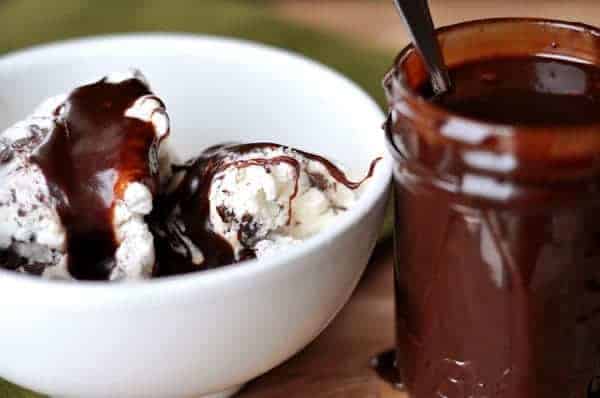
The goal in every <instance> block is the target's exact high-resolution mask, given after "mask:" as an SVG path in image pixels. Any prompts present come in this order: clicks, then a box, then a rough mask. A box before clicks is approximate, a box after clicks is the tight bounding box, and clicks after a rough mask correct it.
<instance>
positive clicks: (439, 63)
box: [394, 0, 452, 95]
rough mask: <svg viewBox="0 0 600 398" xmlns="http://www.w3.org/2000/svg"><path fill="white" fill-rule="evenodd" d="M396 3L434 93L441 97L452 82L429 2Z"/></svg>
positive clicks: (407, 0)
mask: <svg viewBox="0 0 600 398" xmlns="http://www.w3.org/2000/svg"><path fill="white" fill-rule="evenodd" d="M394 3H395V4H396V8H397V9H398V12H399V13H400V16H401V17H402V19H403V20H404V23H405V24H406V26H407V28H408V31H409V33H410V36H411V38H412V41H413V43H414V46H415V48H416V49H417V50H418V51H419V53H420V54H421V56H422V57H423V60H424V61H425V66H426V67H427V70H428V71H429V74H430V76H431V83H432V86H433V91H434V93H435V94H437V95H439V94H443V93H445V92H446V91H448V90H450V88H451V87H452V82H451V81H450V75H449V74H448V68H447V67H446V65H445V64H444V58H443V57H442V51H441V49H440V44H439V43H438V40H437V36H436V34H435V28H434V26H433V20H432V19H431V13H430V12H429V5H428V4H427V0H394Z"/></svg>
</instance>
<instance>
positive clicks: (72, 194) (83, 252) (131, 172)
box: [32, 78, 158, 280]
mask: <svg viewBox="0 0 600 398" xmlns="http://www.w3.org/2000/svg"><path fill="white" fill-rule="evenodd" d="M150 95H151V92H150V90H149V88H148V86H147V85H146V84H145V83H143V82H142V81H141V80H139V79H136V78H132V79H128V80H124V81H122V82H119V83H112V82H107V81H106V79H103V80H101V81H99V82H97V83H94V84H90V85H87V86H83V87H80V88H78V89H76V90H75V91H74V92H73V93H71V94H70V95H69V97H68V98H67V100H66V101H65V102H64V104H62V105H61V107H60V108H59V109H57V110H56V112H55V113H56V114H57V115H59V119H58V122H57V126H56V128H55V129H54V130H52V131H51V132H49V133H48V134H47V135H46V137H45V141H44V142H43V143H42V144H41V145H40V146H39V147H38V148H37V150H36V151H35V152H34V154H33V156H32V161H33V162H34V163H36V164H37V165H38V166H39V167H40V168H41V170H42V172H43V173H44V175H45V177H46V180H47V182H48V186H49V190H50V194H51V196H52V198H53V200H55V201H56V203H57V209H58V212H59V214H60V217H61V219H62V222H63V224H64V226H65V228H66V230H67V250H68V269H69V273H70V274H71V275H72V276H73V277H74V278H76V279H88V280H106V279H108V278H109V275H110V273H111V271H112V270H113V268H114V267H115V251H116V249H117V242H116V238H115V235H114V226H113V209H114V205H115V200H116V199H117V198H121V197H122V195H123V193H124V192H123V191H124V189H125V186H126V184H127V183H128V182H131V181H139V182H142V183H143V184H144V185H146V186H147V187H148V188H150V189H151V190H153V191H155V192H156V191H157V189H158V171H157V170H156V169H154V170H153V169H152V165H153V164H154V165H156V164H157V156H158V155H157V147H158V138H157V135H156V133H155V128H154V126H153V125H152V123H151V122H147V121H143V120H140V119H137V118H132V117H126V111H127V109H129V108H130V107H132V106H133V104H134V102H135V101H136V100H138V99H139V98H141V97H144V96H150ZM154 98H155V97H154Z"/></svg>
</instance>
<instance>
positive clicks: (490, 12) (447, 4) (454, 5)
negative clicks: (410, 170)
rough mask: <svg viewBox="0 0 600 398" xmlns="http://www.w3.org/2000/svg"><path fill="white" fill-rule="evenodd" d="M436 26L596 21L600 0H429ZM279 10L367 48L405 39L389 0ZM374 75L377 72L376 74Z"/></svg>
mask: <svg viewBox="0 0 600 398" xmlns="http://www.w3.org/2000/svg"><path fill="white" fill-rule="evenodd" d="M429 4H430V5H431V13H432V15H433V19H434V21H435V24H436V26H444V25H449V24H453V23H457V22H462V21H466V20H471V19H480V18H491V17H543V18H553V19H564V20H569V21H579V22H585V23H589V24H592V25H600V7H599V5H600V3H599V2H598V0H502V1H501V0H429ZM276 7H277V9H278V11H279V13H280V15H282V16H284V17H286V18H289V19H290V20H293V21H296V22H299V23H302V24H308V25H311V26H314V27H316V28H320V29H325V30H329V31H331V32H335V33H337V34H341V35H343V36H346V37H347V38H349V39H351V40H353V41H356V42H358V43H360V44H362V45H363V46H365V47H369V48H371V47H378V48H380V49H384V50H389V51H392V52H397V51H398V50H400V48H402V47H404V45H405V44H406V43H407V42H408V36H407V34H406V30H405V29H404V26H402V23H401V22H400V18H399V17H398V15H397V14H396V12H395V10H394V7H393V5H392V1H391V0H371V1H365V0H330V1H324V0H279V1H278V2H276ZM377 78H378V77H377Z"/></svg>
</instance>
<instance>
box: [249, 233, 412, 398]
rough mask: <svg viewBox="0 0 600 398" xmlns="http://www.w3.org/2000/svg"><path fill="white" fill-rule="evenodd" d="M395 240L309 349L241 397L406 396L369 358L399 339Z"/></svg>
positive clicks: (379, 252) (373, 261)
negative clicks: (381, 375)
mask: <svg viewBox="0 0 600 398" xmlns="http://www.w3.org/2000/svg"><path fill="white" fill-rule="evenodd" d="M393 336H394V300H393V271H392V245H391V242H385V243H382V244H381V245H380V246H379V247H377V249H376V251H375V253H374V255H373V258H372V259H371V262H370V264H369V266H368V268H367V271H366V272H365V275H364V277H363V279H362V281H361V282H360V284H359V286H358V288H357V290H356V292H355V293H354V295H353V297H352V299H351V300H350V302H349V303H348V305H347V306H346V307H345V308H344V309H343V310H342V312H341V313H340V314H339V315H338V317H337V318H336V319H335V320H334V321H333V323H332V324H331V325H330V326H329V327H328V328H327V329H326V330H325V331H324V332H323V334H322V335H321V336H320V337H318V338H317V340H315V341H314V342H313V343H312V344H311V345H309V346H308V347H307V348H306V349H305V350H304V351H302V352H301V353H300V354H298V355H296V356H295V357H294V358H292V359H291V360H290V361H288V362H287V363H285V364H284V365H282V366H280V367H279V368H276V369H274V370H272V371H271V372H269V373H267V374H266V375H264V376H263V377H261V378H259V379H257V380H256V381H254V382H252V383H250V384H249V385H248V386H247V387H246V389H245V390H244V391H242V393H240V395H239V398H282V397H284V398H307V397H308V398H338V397H339V398H407V396H406V394H403V393H400V392H398V391H395V390H393V389H392V388H391V387H390V386H389V385H388V384H387V383H385V382H384V381H382V380H381V379H379V377H378V376H377V375H376V374H375V372H374V371H373V370H372V369H371V367H370V366H369V361H370V359H371V358H372V357H373V356H375V355H376V354H378V353H379V352H381V351H385V350H386V349H388V348H391V347H392V346H393V344H394V337H393Z"/></svg>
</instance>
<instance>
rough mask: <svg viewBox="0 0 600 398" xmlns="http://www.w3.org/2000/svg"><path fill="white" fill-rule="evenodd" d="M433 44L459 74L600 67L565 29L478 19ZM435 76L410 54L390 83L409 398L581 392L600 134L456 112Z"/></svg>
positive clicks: (594, 283)
mask: <svg viewBox="0 0 600 398" xmlns="http://www.w3.org/2000/svg"><path fill="white" fill-rule="evenodd" d="M439 39H440V44H441V46H442V52H443V54H444V57H445V59H446V63H447V64H448V65H449V66H450V67H452V66H453V65H458V64H460V63H463V62H467V61H470V60H477V59H482V58H486V57H487V58H489V57H502V56H531V55H544V56H548V57H558V58H562V59H567V58H569V59H577V60H580V61H582V62H588V63H594V64H599V65H600V31H598V30H596V29H594V28H592V27H589V26H584V25H579V24H572V23H567V22H560V21H548V20H539V19H491V20H483V21H475V22H469V23H464V24H459V25H454V26H451V27H448V28H444V29H441V30H440V31H439ZM427 79H428V75H427V72H426V69H425V67H424V64H423V63H422V61H421V58H420V57H419V56H418V54H417V52H416V51H415V50H414V49H413V48H412V47H407V48H406V49H404V50H403V51H402V52H401V53H400V55H399V56H398V58H397V60H396V62H395V65H394V67H393V69H392V70H391V71H390V72H389V73H388V75H387V76H386V78H385V80H384V86H385V90H386V93H387V95H388V100H389V109H390V113H389V118H388V121H387V123H386V126H385V130H386V134H387V137H388V143H389V147H390V150H391V152H392V153H393V155H394V157H395V170H394V185H395V194H396V196H395V197H396V199H395V200H396V203H395V208H396V230H395V244H396V246H395V249H396V253H395V285H396V316H397V321H396V328H397V342H398V343H397V361H398V368H399V372H400V376H401V378H402V381H403V383H404V385H405V386H406V387H407V389H408V392H409V393H410V395H411V397H412V398H434V397H445V398H491V397H495V398H502V397H504V398H534V397H536V398H538V397H539V398H541V397H544V398H571V397H576V398H583V397H586V396H587V394H586V392H587V389H588V385H589V384H590V381H591V380H592V378H593V376H594V374H596V373H597V372H596V370H597V365H598V360H599V359H600V126H598V125H577V126H568V125H566V126H557V127H548V126H546V127H536V126H533V127H532V126H529V127H526V126H516V125H515V126H510V125H494V124H489V123H484V122H480V121H477V120H474V119H468V118H465V117H459V116H457V115H452V114H450V113H448V112H447V111H445V110H444V109H442V108H439V107H437V106H435V105H433V104H432V103H430V102H428V101H426V100H425V99H424V98H423V97H422V96H421V94H420V93H419V91H418V90H419V87H421V86H422V85H423V83H424V82H425V81H426V80H427ZM598 112H600V109H599V110H598Z"/></svg>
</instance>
